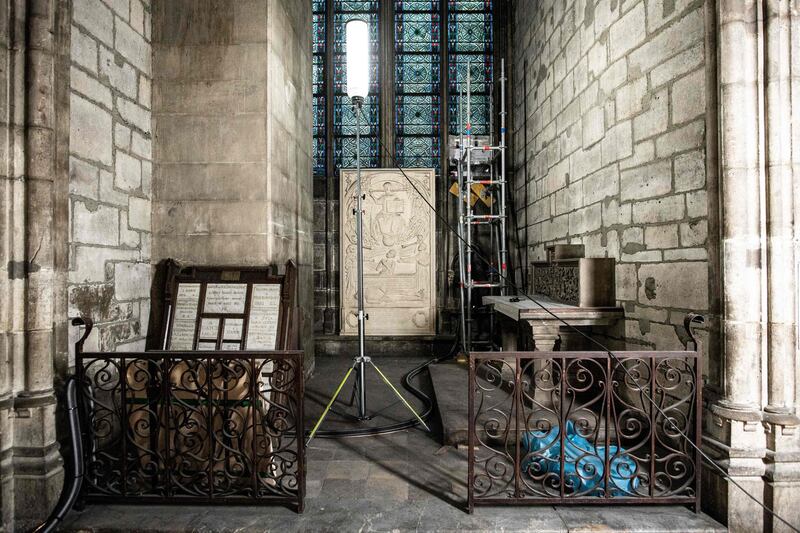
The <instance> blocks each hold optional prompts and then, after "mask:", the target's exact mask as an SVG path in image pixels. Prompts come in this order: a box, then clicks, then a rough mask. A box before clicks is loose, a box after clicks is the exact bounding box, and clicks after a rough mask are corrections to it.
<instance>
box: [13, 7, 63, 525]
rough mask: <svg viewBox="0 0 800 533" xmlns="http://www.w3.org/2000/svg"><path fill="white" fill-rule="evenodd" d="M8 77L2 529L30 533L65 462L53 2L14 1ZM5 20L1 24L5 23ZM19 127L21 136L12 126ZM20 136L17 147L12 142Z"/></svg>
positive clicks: (47, 505) (49, 502) (54, 493)
mask: <svg viewBox="0 0 800 533" xmlns="http://www.w3.org/2000/svg"><path fill="white" fill-rule="evenodd" d="M7 15H8V21H7V24H8V28H9V31H10V39H9V42H11V43H13V45H12V46H13V48H12V50H11V52H10V56H11V58H12V64H13V68H14V71H13V72H12V73H10V75H11V76H12V77H13V78H12V81H11V86H12V87H13V89H12V93H11V94H10V95H8V97H7V101H8V102H10V103H12V104H13V117H14V125H13V127H11V128H9V130H10V131H13V133H14V139H15V140H14V142H13V147H14V148H15V152H13V153H14V154H15V156H16V157H14V158H13V164H12V165H9V166H8V167H7V168H9V167H10V168H13V169H14V172H13V173H12V175H10V176H8V179H9V181H10V187H6V190H9V189H10V190H11V191H12V198H11V199H10V202H9V201H8V200H9V199H8V198H7V199H6V200H7V202H6V204H5V205H4V209H5V213H4V216H6V217H7V218H8V219H9V220H11V221H12V224H11V226H10V227H7V228H3V229H4V233H5V235H4V238H5V240H6V242H9V243H10V244H11V246H10V255H11V257H10V258H9V261H8V263H7V265H8V266H7V268H8V270H9V271H8V273H7V276H8V278H9V279H10V280H11V283H10V290H9V291H8V293H7V294H4V300H5V298H8V299H7V300H6V301H8V302H9V303H10V304H11V305H10V309H11V313H12V315H11V316H10V317H8V319H7V320H6V323H5V324H4V329H5V330H6V331H7V332H8V333H7V336H6V344H7V346H8V349H7V353H8V354H9V355H10V367H11V369H12V370H11V379H10V387H9V389H10V390H8V391H0V393H2V394H4V395H7V399H6V400H5V401H4V402H3V403H4V405H5V406H6V409H4V410H3V411H2V413H0V414H2V415H3V418H4V419H6V418H7V421H6V420H4V425H3V427H2V429H3V447H2V454H3V455H2V459H0V461H1V462H2V468H1V469H0V470H1V471H2V503H3V524H4V526H5V527H7V528H8V529H10V530H21V531H25V530H30V529H32V528H33V527H34V526H36V525H37V524H38V523H39V522H40V521H41V520H43V519H44V518H46V517H47V514H48V513H49V511H50V509H51V507H52V505H53V504H54V503H55V500H56V499H57V497H58V494H59V492H60V489H61V474H62V468H61V456H60V454H59V452H58V443H57V441H56V429H55V425H56V424H55V406H56V400H55V394H54V391H53V374H54V371H53V353H54V351H55V350H54V348H55V347H54V341H53V328H54V309H53V303H54V300H55V296H56V293H57V287H56V282H55V279H56V268H55V246H54V242H53V238H52V236H53V218H54V216H55V212H56V209H55V206H56V204H57V197H56V194H55V188H54V185H55V178H56V140H55V111H56V110H55V105H54V90H53V89H54V36H55V33H56V32H55V21H56V4H55V1H54V0H28V1H21V0H20V1H16V2H13V4H12V8H11V10H10V11H8V13H7ZM4 22H5V21H4ZM17 125H19V126H20V128H17V127H16V126H17ZM17 135H19V141H17V140H16V139H17Z"/></svg>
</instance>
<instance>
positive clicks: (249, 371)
mask: <svg viewBox="0 0 800 533" xmlns="http://www.w3.org/2000/svg"><path fill="white" fill-rule="evenodd" d="M84 338H85V337H84ZM80 344H81V343H79V346H78V348H77V349H76V372H77V373H78V375H79V378H80V379H81V382H82V383H83V384H84V388H83V390H84V395H83V403H84V412H85V417H84V423H83V426H84V430H85V435H84V442H85V449H86V476H85V478H84V485H83V490H84V496H85V497H86V498H87V499H88V500H90V501H104V502H108V501H125V502H136V501H142V502H145V501H146V502H151V503H154V502H162V503H169V502H184V503H189V502H223V501H224V502H239V503H251V504H257V503H287V504H292V505H295V506H296V507H297V509H298V511H302V508H303V496H304V491H305V466H304V449H303V441H302V435H303V401H302V398H303V359H302V357H303V352H301V351H270V352H257V351H244V352H230V351H208V352H177V351H169V352H167V351H148V352H129V353H90V352H87V353H84V352H83V351H82V350H81V348H80Z"/></svg>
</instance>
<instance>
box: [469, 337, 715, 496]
mask: <svg viewBox="0 0 800 533" xmlns="http://www.w3.org/2000/svg"><path fill="white" fill-rule="evenodd" d="M690 346H691V347H692V349H690V350H688V351H673V352H615V355H616V359H614V358H612V357H610V356H609V355H608V354H607V353H604V352H501V353H498V352H486V353H472V354H471V356H470V368H469V383H470V387H469V420H470V428H469V480H468V483H469V510H470V512H471V511H472V509H473V508H474V506H475V505H480V504H492V505H498V504H551V505H552V504H570V503H575V504H604V505H609V504H625V503H647V504H655V503H664V504H667V503H669V504H689V505H692V506H694V507H695V508H699V505H700V457H699V456H698V454H696V453H695V450H694V448H692V446H691V443H690V442H687V440H686V439H685V438H684V437H683V435H685V436H686V437H688V438H689V439H691V441H692V442H694V444H695V445H697V446H700V414H701V403H702V402H701V389H702V382H701V379H700V372H701V368H702V365H701V356H700V352H699V351H698V350H696V349H695V348H694V347H695V346H696V343H695V342H692V343H690ZM623 367H624V368H623ZM648 397H650V398H652V399H653V400H654V401H655V403H656V405H658V407H659V408H660V410H661V411H662V412H663V415H662V414H661V413H659V412H658V410H657V409H655V408H654V407H653V405H652V403H651V402H650V400H649V399H648ZM664 415H666V416H664ZM681 434H682V435H681Z"/></svg>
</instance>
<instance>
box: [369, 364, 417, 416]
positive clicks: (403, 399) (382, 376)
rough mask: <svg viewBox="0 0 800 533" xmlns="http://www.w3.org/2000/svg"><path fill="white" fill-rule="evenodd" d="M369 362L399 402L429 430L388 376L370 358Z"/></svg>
mask: <svg viewBox="0 0 800 533" xmlns="http://www.w3.org/2000/svg"><path fill="white" fill-rule="evenodd" d="M369 364H371V365H372V368H374V369H375V371H376V372H378V375H379V376H380V377H381V379H382V380H383V382H384V383H386V384H387V385H389V388H390V389H392V391H393V392H394V393H395V394H396V395H397V397H398V398H400V401H401V402H403V405H405V406H406V407H407V408H408V410H409V411H411V412H412V413H414V416H415V417H417V420H419V423H420V424H422V427H424V428H425V429H427V430H428V431H430V430H431V428H429V427H428V424H426V423H425V421H424V420H423V419H422V417H421V416H419V415H418V414H417V412H416V411H415V410H414V408H413V407H411V404H410V403H408V402H407V401H406V399H405V398H403V395H402V394H400V391H399V390H397V389H396V388H394V385H392V382H391V381H389V378H387V377H386V376H385V375H384V374H383V372H381V369H380V368H378V367H377V366H376V365H375V363H373V362H372V360H370V362H369Z"/></svg>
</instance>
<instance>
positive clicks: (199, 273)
mask: <svg viewBox="0 0 800 533" xmlns="http://www.w3.org/2000/svg"><path fill="white" fill-rule="evenodd" d="M296 283H297V269H296V267H295V265H294V263H293V262H291V261H289V262H288V263H287V264H286V271H285V273H284V274H282V275H278V274H276V273H275V272H273V271H272V270H270V269H260V268H253V267H186V268H181V269H179V270H177V272H176V273H175V274H174V275H172V276H171V279H169V280H168V283H167V294H166V295H165V304H166V305H165V308H166V313H165V314H164V327H163V340H162V342H163V349H165V350H200V351H202V350H231V351H236V350H254V351H255V350H258V351H264V350H286V349H292V348H295V347H296V344H297V341H296V333H295V330H296V324H295V319H294V306H295V302H294V299H295V288H296Z"/></svg>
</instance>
